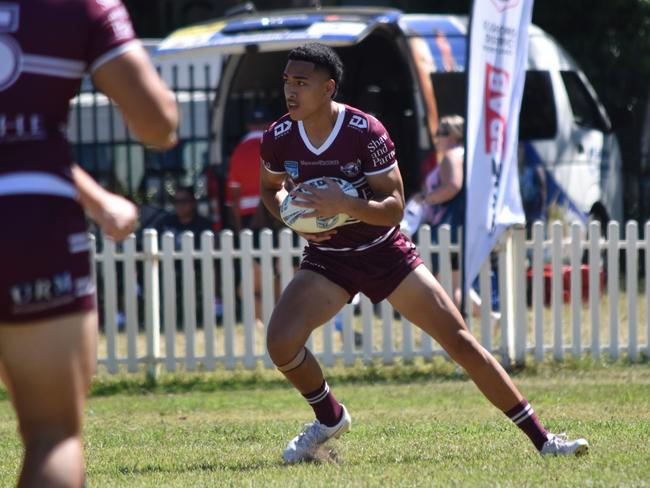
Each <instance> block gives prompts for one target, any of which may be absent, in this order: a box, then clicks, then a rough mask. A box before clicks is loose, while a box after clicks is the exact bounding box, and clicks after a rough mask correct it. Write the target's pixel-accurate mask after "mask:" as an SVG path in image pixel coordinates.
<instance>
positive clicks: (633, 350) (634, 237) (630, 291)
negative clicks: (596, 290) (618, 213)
mask: <svg viewBox="0 0 650 488" xmlns="http://www.w3.org/2000/svg"><path fill="white" fill-rule="evenodd" d="M638 239H639V229H638V227H637V223H636V222H634V221H630V222H628V223H627V224H626V226H625V241H626V242H625V244H626V255H625V257H626V259H625V265H626V269H625V277H626V280H627V283H626V286H625V291H626V293H627V321H628V322H627V326H628V342H627V354H628V356H629V358H630V359H632V360H635V359H636V358H637V356H638V353H639V346H638V337H637V326H638V324H637V310H638V303H637V298H638V293H639V291H638V288H637V279H638V269H637V252H638V251H637V241H638ZM646 259H647V257H646Z"/></svg>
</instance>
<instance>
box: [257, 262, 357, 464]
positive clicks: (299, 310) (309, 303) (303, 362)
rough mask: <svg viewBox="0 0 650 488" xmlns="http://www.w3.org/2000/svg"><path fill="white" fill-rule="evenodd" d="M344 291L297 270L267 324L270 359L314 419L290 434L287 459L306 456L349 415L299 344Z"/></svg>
mask: <svg viewBox="0 0 650 488" xmlns="http://www.w3.org/2000/svg"><path fill="white" fill-rule="evenodd" d="M349 297H350V296H349V294H348V293H347V292H346V291H345V290H344V289H343V288H341V287H340V286H338V285H336V284H334V283H332V282H331V281H329V280H328V279H326V278H324V277H323V276H321V275H319V274H317V273H314V272H312V271H308V270H299V271H298V272H297V273H296V276H295V277H294V279H293V280H292V281H291V283H290V284H289V285H288V286H287V288H286V289H285V290H284V292H283V293H282V296H281V297H280V300H279V301H278V304H277V305H276V307H275V309H274V311H273V315H272V316H271V320H270V322H269V327H268V330H267V347H268V350H269V355H270V356H271V359H272V360H273V362H274V364H275V365H276V366H277V367H278V369H279V370H280V371H281V372H282V373H283V374H284V376H285V377H286V378H287V379H288V380H289V381H290V382H291V384H292V385H293V386H295V387H296V389H297V390H298V391H299V392H300V393H301V394H302V395H303V397H304V398H305V400H306V401H307V402H308V403H309V404H310V405H311V407H312V408H313V409H314V413H315V415H316V418H317V420H316V422H314V423H313V424H309V425H308V426H307V428H306V429H305V431H303V432H302V433H301V434H300V435H298V436H297V437H295V438H294V439H292V440H291V441H290V442H289V444H288V446H287V448H286V449H285V452H284V459H285V461H286V462H287V463H294V462H299V461H304V460H309V459H311V458H313V457H314V455H315V450H316V449H318V447H319V446H320V445H322V444H323V443H324V442H326V441H327V440H328V439H330V438H331V437H338V436H339V435H341V434H342V433H344V432H345V431H347V430H348V429H349V427H350V416H349V415H348V413H347V410H345V407H344V406H343V405H341V404H340V403H339V402H338V401H337V400H336V399H335V398H334V396H333V394H332V393H331V391H330V389H329V385H328V384H327V382H326V381H325V378H324V377H323V371H322V369H321V367H320V365H319V364H318V361H316V358H314V356H313V355H312V354H311V352H310V351H309V350H308V349H307V348H306V347H305V342H307V338H308V337H309V334H311V332H312V331H313V330H314V329H316V328H317V327H319V326H320V325H322V324H324V323H325V322H327V321H328V320H329V319H331V318H332V317H333V316H334V315H335V314H336V312H338V311H339V310H340V309H341V307H342V306H343V305H345V303H346V302H347V301H348V299H349Z"/></svg>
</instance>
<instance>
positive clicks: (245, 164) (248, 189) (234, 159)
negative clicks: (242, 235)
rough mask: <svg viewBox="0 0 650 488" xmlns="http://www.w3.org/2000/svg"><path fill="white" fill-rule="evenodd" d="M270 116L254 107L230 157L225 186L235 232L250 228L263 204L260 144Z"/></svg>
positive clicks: (259, 108)
mask: <svg viewBox="0 0 650 488" xmlns="http://www.w3.org/2000/svg"><path fill="white" fill-rule="evenodd" d="M268 119H269V117H268V115H267V112H266V110H264V109H263V108H262V107H258V108H255V109H254V110H253V111H252V113H251V115H250V117H249V122H248V126H247V127H248V133H247V134H246V135H245V136H244V137H243V138H242V140H241V141H240V142H239V144H237V147H235V150H234V151H233V153H232V156H231V157H230V166H229V169H228V180H227V183H226V206H227V207H228V209H229V212H230V218H231V219H232V227H233V229H234V230H235V231H236V232H239V231H241V230H242V229H249V228H250V227H251V222H252V220H253V217H254V216H255V212H256V211H257V207H258V205H259V203H260V144H261V142H262V134H263V133H264V132H263V131H264V129H266V128H267V126H268V125H269V120H268Z"/></svg>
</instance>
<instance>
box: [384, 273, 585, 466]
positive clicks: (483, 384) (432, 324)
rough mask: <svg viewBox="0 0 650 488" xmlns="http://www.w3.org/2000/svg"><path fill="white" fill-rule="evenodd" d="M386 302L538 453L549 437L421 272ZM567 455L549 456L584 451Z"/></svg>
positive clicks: (445, 298)
mask: <svg viewBox="0 0 650 488" xmlns="http://www.w3.org/2000/svg"><path fill="white" fill-rule="evenodd" d="M388 300H389V301H390V303H391V304H392V305H393V306H394V307H395V308H396V309H397V310H398V311H399V312H400V313H401V314H402V315H404V317H406V318H407V319H408V320H409V321H411V322H412V323H413V324H415V325H417V326H418V327H420V328H421V329H422V330H424V331H425V332H426V333H427V334H429V335H430V336H431V337H433V338H434V339H435V340H436V341H437V342H438V343H439V344H440V345H441V346H442V347H443V348H444V349H445V351H447V353H448V354H449V355H450V356H451V358H452V359H453V360H454V361H456V362H457V363H458V364H460V365H461V366H462V367H463V368H464V369H465V370H466V371H467V373H468V374H469V376H470V378H472V380H473V381H474V383H475V384H476V386H477V387H478V388H479V390H481V392H482V393H483V395H485V397H486V398H487V399H488V400H489V401H490V402H491V403H492V404H493V405H494V406H495V407H497V408H498V409H499V410H501V411H502V412H504V413H505V414H506V415H508V417H510V419H511V420H513V422H515V424H517V425H518V426H519V427H520V428H521V429H522V430H523V431H524V432H525V433H526V434H527V435H528V436H529V437H530V438H531V441H533V443H534V444H535V446H536V447H537V449H538V450H540V451H541V452H543V449H544V447H545V446H546V444H547V443H548V442H547V440H548V439H550V437H548V436H547V432H546V430H545V429H544V428H543V427H542V425H541V423H540V422H539V420H538V419H537V416H536V415H535V413H534V411H533V409H532V407H530V405H529V404H528V402H526V401H525V400H524V398H523V396H522V394H521V393H520V392H519V390H518V389H517V387H516V386H515V385H514V383H513V382H512V380H511V379H510V376H509V375H508V373H506V371H505V370H504V369H503V367H502V366H501V365H500V364H499V362H498V361H497V360H496V359H495V358H494V356H492V354H490V352H489V351H487V350H486V349H485V348H484V347H483V346H481V345H480V344H479V342H478V341H477V340H476V338H475V337H474V336H473V335H472V334H471V333H470V331H469V330H468V329H467V326H466V325H465V322H464V320H463V318H462V316H461V315H460V312H459V311H458V309H457V308H456V306H455V305H454V302H453V301H452V299H451V298H449V296H448V295H447V293H446V292H445V291H444V289H443V288H442V286H441V285H440V283H438V281H437V280H436V279H435V278H434V277H433V276H432V275H431V273H430V272H429V271H428V270H427V269H426V267H425V266H423V265H420V266H419V267H418V268H416V269H415V270H414V271H413V272H412V273H411V274H409V275H408V276H407V277H406V278H405V279H404V281H402V283H401V284H400V285H399V286H398V287H397V289H396V290H395V291H394V292H393V293H391V295H390V296H389V297H388ZM579 441H584V440H583V439H581V440H579ZM567 442H569V443H570V442H571V441H567ZM573 442H578V441H573ZM574 448H575V449H574ZM578 450H579V451H580V452H577V451H578ZM568 451H571V452H568ZM568 451H567V452H556V453H555V454H573V453H582V452H584V451H586V441H584V443H583V442H578V444H576V445H575V446H573V445H572V446H569V448H568Z"/></svg>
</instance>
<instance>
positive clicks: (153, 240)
mask: <svg viewBox="0 0 650 488" xmlns="http://www.w3.org/2000/svg"><path fill="white" fill-rule="evenodd" d="M143 237H144V239H143V250H144V283H143V285H144V307H145V309H144V326H145V333H146V335H147V378H148V379H150V380H155V379H156V378H157V377H158V369H159V368H158V358H159V356H160V283H159V277H158V233H157V232H156V231H155V230H154V229H145V231H144V235H143Z"/></svg>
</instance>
